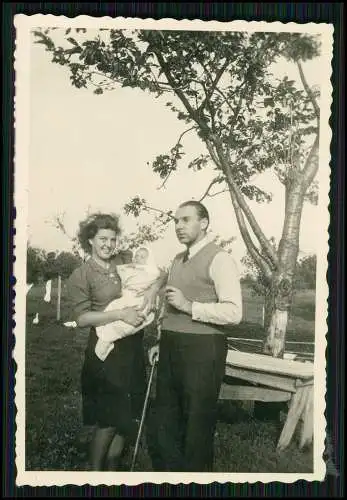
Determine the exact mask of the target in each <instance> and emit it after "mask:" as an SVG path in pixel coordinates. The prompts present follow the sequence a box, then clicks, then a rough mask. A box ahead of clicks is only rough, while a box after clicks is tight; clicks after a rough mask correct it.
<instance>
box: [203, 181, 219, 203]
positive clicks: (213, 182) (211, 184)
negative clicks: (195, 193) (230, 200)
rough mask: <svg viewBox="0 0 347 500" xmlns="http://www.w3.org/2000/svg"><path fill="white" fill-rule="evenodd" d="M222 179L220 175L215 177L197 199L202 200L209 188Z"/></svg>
mask: <svg viewBox="0 0 347 500" xmlns="http://www.w3.org/2000/svg"><path fill="white" fill-rule="evenodd" d="M221 180H222V178H221V177H220V176H218V177H215V178H214V179H213V180H212V181H211V182H210V184H209V186H208V188H207V189H206V191H205V192H204V194H203V195H202V197H201V198H199V201H202V200H204V199H205V198H206V196H208V194H209V191H210V189H211V188H212V186H214V185H215V184H217V183H219V182H220V181H221Z"/></svg>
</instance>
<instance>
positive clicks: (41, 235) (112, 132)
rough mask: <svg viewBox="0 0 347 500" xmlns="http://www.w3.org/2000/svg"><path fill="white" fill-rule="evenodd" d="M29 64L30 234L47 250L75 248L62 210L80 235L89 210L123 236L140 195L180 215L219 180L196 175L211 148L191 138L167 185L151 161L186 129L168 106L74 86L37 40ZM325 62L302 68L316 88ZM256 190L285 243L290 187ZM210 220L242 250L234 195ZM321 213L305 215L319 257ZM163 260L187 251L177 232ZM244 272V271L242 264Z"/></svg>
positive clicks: (313, 210) (266, 221)
mask: <svg viewBox="0 0 347 500" xmlns="http://www.w3.org/2000/svg"><path fill="white" fill-rule="evenodd" d="M30 55H31V63H30V82H31V87H30V105H31V110H30V153H29V218H28V225H29V238H30V242H31V244H32V245H35V246H39V247H42V248H45V249H46V250H69V249H70V248H71V246H70V243H69V240H68V239H67V238H66V237H65V236H64V235H63V234H62V233H60V232H59V231H58V230H57V229H55V228H54V227H53V226H52V225H51V224H50V221H52V219H53V218H54V216H55V215H56V214H61V213H65V218H64V221H65V224H66V228H67V230H68V231H69V232H70V234H74V233H75V232H76V229H77V225H78V222H79V221H80V220H81V219H82V218H83V217H84V216H85V213H86V211H87V210H88V208H89V209H91V210H102V211H106V212H107V211H116V212H119V213H121V221H122V226H123V228H124V230H125V231H126V232H130V231H132V230H134V228H135V224H136V221H135V220H134V219H133V218H132V217H126V216H125V215H124V213H122V207H123V206H124V204H125V203H126V202H127V201H129V199H130V198H131V197H133V196H136V195H139V196H141V197H143V198H145V199H147V200H148V201H149V202H150V203H151V204H152V205H153V206H155V207H158V208H161V209H175V208H176V207H177V205H178V204H179V203H180V202H182V201H185V200H187V199H192V198H199V197H201V195H202V193H203V192H204V190H205V189H206V187H207V185H208V182H209V181H210V180H211V179H212V178H213V174H214V172H213V170H212V169H206V170H204V171H202V172H199V173H193V172H191V171H188V169H187V168H186V166H187V164H188V162H189V161H190V160H192V159H193V158H195V156H198V155H199V154H201V153H205V149H204V146H203V144H202V143H201V142H200V140H199V139H198V138H197V137H196V136H194V133H193V134H187V135H186V136H185V138H184V142H183V144H184V147H185V152H186V155H185V157H184V160H183V161H182V169H181V170H180V172H179V173H176V174H174V175H172V177H171V179H170V180H169V182H168V183H167V185H166V187H165V189H161V190H159V189H158V187H159V186H160V184H161V181H160V179H159V177H158V176H157V175H155V174H154V173H152V171H151V168H150V166H148V165H147V162H151V161H152V160H153V159H154V158H155V157H156V155H158V154H161V153H166V152H168V150H169V149H170V148H171V147H172V146H173V145H174V144H175V142H176V140H177V139H178V137H179V135H180V133H181V132H182V131H183V130H185V127H184V124H183V123H182V122H180V121H178V120H177V118H176V116H175V114H174V113H172V112H171V111H170V110H169V108H167V107H165V104H164V101H163V100H159V99H158V100H156V99H155V98H154V96H153V95H149V94H147V93H144V92H141V91H139V90H137V89H135V90H133V89H121V88H119V89H117V90H116V91H113V92H110V93H105V94H103V95H101V96H99V95H94V94H93V93H92V91H91V90H86V89H76V88H74V87H73V86H72V85H71V83H70V81H69V73H68V72H67V70H66V69H65V68H64V67H62V66H58V65H56V64H52V63H51V62H50V56H49V54H48V53H47V52H45V50H44V48H43V46H42V45H34V44H32V47H31V51H30ZM321 63H322V61H321V59H320V58H317V59H316V60H314V61H310V62H307V63H305V64H304V70H305V73H306V76H307V80H308V82H309V84H310V85H317V84H320V83H321V78H322V72H321ZM276 72H277V73H278V75H284V74H288V76H289V78H291V79H295V80H298V79H299V76H298V73H297V70H296V68H295V67H294V66H291V65H285V66H283V65H281V66H280V67H277V68H276ZM257 184H258V185H259V186H260V187H262V188H267V189H268V190H269V191H271V192H272V193H273V195H274V197H273V201H272V202H271V203H270V204H262V205H259V204H256V203H251V202H250V205H251V207H252V208H254V209H255V210H254V212H255V215H256V218H257V220H258V222H259V223H260V225H261V227H262V228H263V230H264V232H265V234H266V235H267V236H268V237H271V236H274V237H275V238H276V239H277V241H278V239H279V238H280V234H281V229H282V225H283V217H284V204H283V200H284V198H283V194H284V192H283V187H282V186H281V185H280V184H279V182H278V181H277V180H276V179H275V178H274V177H273V176H272V175H269V174H264V175H262V176H260V177H259V178H258V179H257ZM205 204H206V206H207V208H208V209H209V211H210V214H211V229H212V230H213V232H215V233H216V234H219V235H221V236H222V237H224V238H229V237H230V236H236V238H237V239H236V242H235V243H234V245H233V253H234V256H235V258H236V260H237V262H238V263H239V262H240V259H241V258H242V256H243V255H244V254H245V246H244V244H243V242H242V238H241V236H240V233H239V230H238V228H237V224H236V221H235V217H234V214H233V210H232V205H231V201H230V197H229V195H228V194H227V193H226V194H223V195H221V196H219V197H215V198H208V199H207V200H206V201H205ZM317 215H318V212H317V207H314V206H312V205H309V204H306V205H305V208H304V212H303V217H302V225H301V233H300V250H301V252H303V254H309V253H314V252H316V249H317V240H318V239H319V232H318V220H317ZM153 249H154V252H155V255H156V259H157V261H158V263H160V264H165V263H166V262H168V260H169V259H170V258H172V256H173V255H174V254H175V253H176V252H177V251H180V249H181V247H180V245H179V244H178V242H177V241H176V237H175V234H174V228H173V226H171V227H169V228H168V231H167V234H166V236H165V238H164V239H163V240H162V241H160V242H157V243H155V244H154V246H153ZM240 269H241V268H240Z"/></svg>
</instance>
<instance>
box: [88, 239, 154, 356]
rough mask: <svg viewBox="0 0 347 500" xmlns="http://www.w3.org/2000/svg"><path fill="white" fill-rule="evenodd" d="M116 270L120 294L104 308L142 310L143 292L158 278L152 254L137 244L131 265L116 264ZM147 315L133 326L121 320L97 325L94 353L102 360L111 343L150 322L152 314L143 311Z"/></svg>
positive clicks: (108, 351)
mask: <svg viewBox="0 0 347 500" xmlns="http://www.w3.org/2000/svg"><path fill="white" fill-rule="evenodd" d="M117 272H118V274H119V276H120V277H121V280H122V297H121V298H119V299H116V300H114V301H112V302H111V303H110V304H109V305H108V306H107V307H106V309H105V311H111V310H114V309H122V308H124V307H137V308H138V309H141V307H142V304H143V297H144V292H145V291H146V290H147V289H148V288H149V287H150V286H151V285H153V283H154V282H155V281H156V280H157V279H158V277H159V275H160V271H159V268H158V267H157V266H156V264H155V261H154V259H153V256H152V253H151V252H150V250H149V249H148V248H147V247H144V246H141V247H139V248H138V249H137V250H136V252H135V254H134V257H133V261H132V263H130V264H122V265H119V266H117ZM142 312H143V313H144V314H146V319H145V320H144V322H143V323H142V324H141V325H139V326H137V327H134V326H132V325H130V324H128V323H125V322H124V321H114V322H113V323H108V324H107V325H104V326H98V327H96V334H97V336H98V341H97V343H96V346H95V354H96V355H97V356H98V358H99V359H101V360H102V361H104V360H105V359H106V358H107V356H108V355H109V353H110V352H111V351H112V349H114V342H115V341H117V340H119V339H121V338H123V337H126V336H127V335H132V334H134V333H136V332H138V331H139V330H141V329H142V328H144V327H145V326H148V325H149V324H150V323H152V322H153V320H154V317H155V313H154V312H150V313H148V311H146V310H144V311H142Z"/></svg>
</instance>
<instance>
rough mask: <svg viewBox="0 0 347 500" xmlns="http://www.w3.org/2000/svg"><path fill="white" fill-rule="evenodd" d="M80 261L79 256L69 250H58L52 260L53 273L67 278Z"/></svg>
mask: <svg viewBox="0 0 347 500" xmlns="http://www.w3.org/2000/svg"><path fill="white" fill-rule="evenodd" d="M81 263H82V259H81V258H80V256H76V255H74V254H73V253H71V252H60V253H59V254H58V255H57V256H56V258H55V262H54V268H55V275H56V276H61V277H62V279H67V278H68V277H69V276H70V274H71V273H72V272H73V271H74V270H75V269H76V267H78V266H79V265H80V264H81Z"/></svg>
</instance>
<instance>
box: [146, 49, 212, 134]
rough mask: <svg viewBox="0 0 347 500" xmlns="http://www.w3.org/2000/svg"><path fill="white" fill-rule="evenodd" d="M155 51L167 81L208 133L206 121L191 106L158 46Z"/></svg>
mask: <svg viewBox="0 0 347 500" xmlns="http://www.w3.org/2000/svg"><path fill="white" fill-rule="evenodd" d="M153 52H154V54H155V55H156V56H157V59H158V62H159V64H160V66H161V67H162V69H163V72H164V74H165V76H166V79H167V81H168V82H169V84H170V85H171V87H172V88H174V89H175V94H176V95H177V97H178V98H179V99H180V100H181V102H182V103H183V105H184V107H185V108H186V110H187V111H188V113H189V115H190V116H191V118H192V119H193V120H194V121H195V122H196V123H197V124H198V125H199V127H200V128H201V130H204V131H205V132H207V133H208V132H209V129H208V127H207V125H206V124H205V123H204V121H203V120H202V119H201V117H200V115H199V113H198V112H197V110H196V109H194V108H193V107H192V106H191V104H190V102H189V101H188V99H187V97H186V96H185V95H184V93H183V92H182V91H181V89H179V88H177V85H176V82H175V80H174V78H173V76H172V74H171V73H170V70H169V68H168V65H167V63H166V61H165V59H164V58H163V56H162V54H161V52H160V51H159V50H158V49H157V48H156V47H153Z"/></svg>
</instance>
